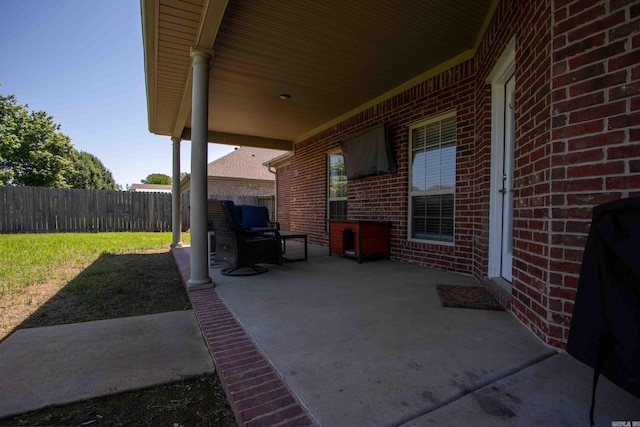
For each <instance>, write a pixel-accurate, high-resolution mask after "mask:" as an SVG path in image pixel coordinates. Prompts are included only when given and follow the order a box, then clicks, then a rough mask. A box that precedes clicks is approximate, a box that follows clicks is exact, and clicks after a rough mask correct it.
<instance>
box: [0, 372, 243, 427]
mask: <svg viewBox="0 0 640 427" xmlns="http://www.w3.org/2000/svg"><path fill="white" fill-rule="evenodd" d="M45 425H46V426H69V425H74V426H94V425H103V426H154V427H155V426H169V427H175V426H185V427H186V426H216V427H226V426H233V425H235V422H234V418H233V414H232V412H231V409H229V406H228V405H227V404H226V400H225V397H224V394H223V392H222V387H221V385H220V382H219V381H218V377H217V376H215V375H208V376H203V377H199V378H195V379H191V380H187V381H180V382H176V383H172V384H167V385H163V386H159V387H153V388H149V389H144V390H137V391H131V392H126V393H121V394H118V395H114V396H108V397H101V398H97V399H92V400H88V401H84V402H78V403H72V404H70V405H65V406H60V407H51V408H47V409H43V410H40V411H36V412H30V413H26V414H22V415H19V416H16V417H11V418H5V419H2V420H0V426H45Z"/></svg>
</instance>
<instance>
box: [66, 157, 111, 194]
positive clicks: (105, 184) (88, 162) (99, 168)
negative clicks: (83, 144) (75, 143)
mask: <svg viewBox="0 0 640 427" xmlns="http://www.w3.org/2000/svg"><path fill="white" fill-rule="evenodd" d="M71 160H72V165H71V166H72V167H71V168H69V169H67V172H66V180H67V182H68V183H69V185H70V186H71V188H86V189H90V190H118V189H119V187H118V185H117V184H116V182H115V180H114V179H113V175H112V174H111V171H110V170H109V169H107V168H106V167H105V166H104V165H103V164H102V162H101V161H100V159H98V158H97V157H96V156H94V155H93V154H91V153H87V152H85V151H76V150H73V152H72V153H71Z"/></svg>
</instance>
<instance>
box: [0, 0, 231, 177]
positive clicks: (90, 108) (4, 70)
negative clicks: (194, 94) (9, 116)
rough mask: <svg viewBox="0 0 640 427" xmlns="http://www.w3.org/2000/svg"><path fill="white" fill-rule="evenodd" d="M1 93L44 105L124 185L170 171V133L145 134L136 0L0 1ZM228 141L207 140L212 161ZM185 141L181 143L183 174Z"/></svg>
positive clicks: (82, 148)
mask: <svg viewBox="0 0 640 427" xmlns="http://www.w3.org/2000/svg"><path fill="white" fill-rule="evenodd" d="M0 84H1V85H0V94H2V95H4V96H7V95H10V94H14V95H16V97H17V99H18V103H19V104H23V105H24V104H28V106H29V110H30V111H32V110H36V111H38V110H43V111H45V112H46V113H47V114H48V115H50V116H52V117H53V121H54V122H55V123H57V124H59V125H60V132H62V133H63V134H65V135H67V136H69V137H70V138H71V143H72V144H73V146H74V147H75V148H76V149H77V150H78V151H86V152H89V153H91V154H93V155H95V156H96V157H98V158H99V159H100V161H101V162H102V163H103V164H104V166H105V167H106V168H107V169H109V170H110V171H111V172H112V173H113V177H114V179H115V180H116V182H117V183H118V184H120V185H122V188H123V189H126V186H127V185H130V184H133V183H139V182H140V181H141V180H142V179H144V178H146V177H147V176H148V175H150V174H152V173H163V174H166V175H169V176H171V175H172V144H171V138H170V137H168V136H159V135H154V134H152V133H150V132H149V128H148V118H147V103H146V89H145V76H144V55H143V49H142V25H141V15H140V2H139V1H138V0H0ZM233 149H234V147H232V146H226V145H220V144H209V157H208V161H209V162H211V161H213V160H215V159H217V158H219V157H222V156H223V155H225V154H227V153H230V152H231V151H233ZM190 150H191V143H190V142H189V141H182V143H181V149H180V160H181V166H180V170H181V172H189V171H190V170H191V166H190V158H191V156H190Z"/></svg>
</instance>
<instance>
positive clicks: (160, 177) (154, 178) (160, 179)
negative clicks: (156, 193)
mask: <svg viewBox="0 0 640 427" xmlns="http://www.w3.org/2000/svg"><path fill="white" fill-rule="evenodd" d="M140 182H142V183H143V184H163V185H169V184H171V177H170V176H169V175H165V174H163V173H152V174H151V175H149V176H147V177H146V178H145V179H143V180H141V181H140Z"/></svg>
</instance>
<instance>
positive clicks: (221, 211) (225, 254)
mask: <svg viewBox="0 0 640 427" xmlns="http://www.w3.org/2000/svg"><path fill="white" fill-rule="evenodd" d="M207 211H208V219H209V221H210V223H211V226H212V227H213V230H214V232H215V241H216V253H215V260H216V261H223V262H226V263H227V264H228V265H229V266H228V267H227V268H223V269H222V274H223V275H225V276H227V275H235V276H247V275H253V274H260V273H264V272H266V271H268V269H267V268H266V267H263V266H261V265H257V264H278V265H282V247H281V245H280V234H279V232H278V230H276V229H275V228H267V229H261V230H252V229H250V228H246V227H242V226H241V225H240V224H238V223H237V222H236V221H234V219H233V217H232V215H231V213H230V212H229V209H228V208H227V206H226V205H225V204H224V203H221V202H220V201H219V200H209V202H208V207H207Z"/></svg>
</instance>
